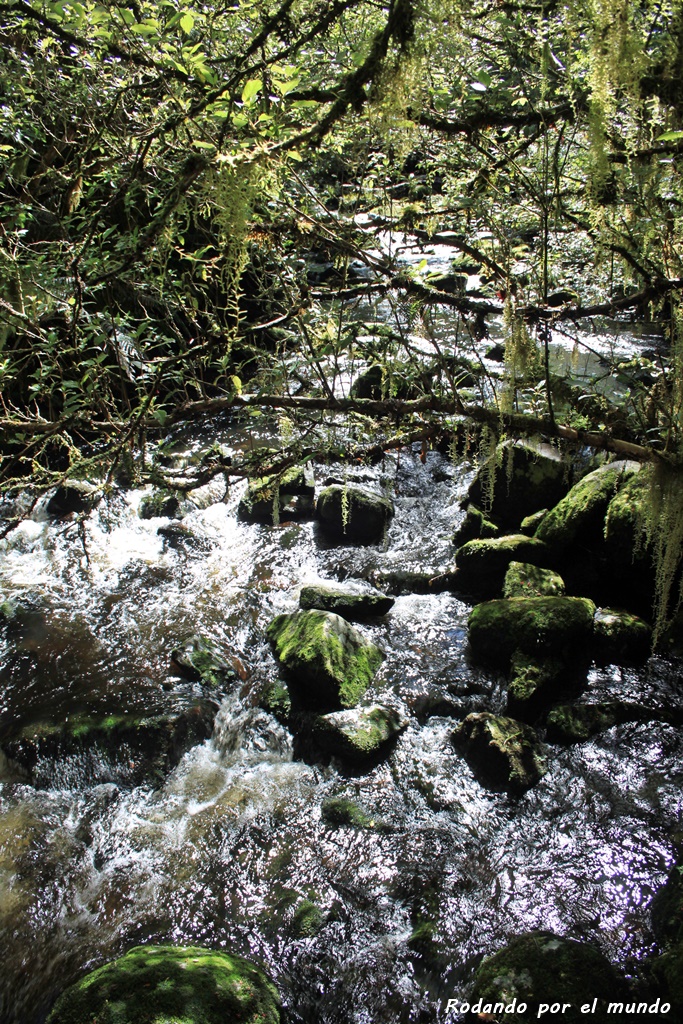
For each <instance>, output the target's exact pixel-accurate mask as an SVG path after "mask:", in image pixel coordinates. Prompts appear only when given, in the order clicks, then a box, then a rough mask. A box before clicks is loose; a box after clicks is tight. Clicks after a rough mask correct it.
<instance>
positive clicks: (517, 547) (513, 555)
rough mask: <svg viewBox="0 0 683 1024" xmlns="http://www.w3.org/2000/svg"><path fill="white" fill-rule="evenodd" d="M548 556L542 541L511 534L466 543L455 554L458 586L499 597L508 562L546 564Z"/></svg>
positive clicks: (473, 591) (488, 595)
mask: <svg viewBox="0 0 683 1024" xmlns="http://www.w3.org/2000/svg"><path fill="white" fill-rule="evenodd" d="M549 559H550V553H549V551H548V548H547V547H546V545H545V544H543V543H542V541H539V540H537V539H536V538H535V537H525V536H524V535H523V534H519V533H513V534H508V535H506V536H505V537H492V538H491V539H490V540H483V539H482V540H470V541H468V542H467V544H463V546H462V547H461V548H458V550H457V551H456V553H455V565H456V568H457V582H458V586H459V587H460V588H461V589H463V590H466V591H469V592H470V593H473V594H477V595H480V596H486V597H490V596H493V595H494V594H499V593H500V590H501V587H502V586H503V580H504V579H505V574H506V572H507V570H508V567H509V565H510V562H526V563H529V564H531V565H539V566H544V565H548V564H549Z"/></svg>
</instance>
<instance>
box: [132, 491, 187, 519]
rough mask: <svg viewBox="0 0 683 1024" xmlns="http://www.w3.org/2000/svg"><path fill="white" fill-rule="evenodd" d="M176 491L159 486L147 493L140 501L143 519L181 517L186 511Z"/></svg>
mask: <svg viewBox="0 0 683 1024" xmlns="http://www.w3.org/2000/svg"><path fill="white" fill-rule="evenodd" d="M186 505H187V503H185V505H183V504H182V503H181V501H180V499H179V497H178V495H177V494H176V493H175V491H169V490H165V489H164V488H159V489H158V490H154V491H153V492H152V493H151V494H150V495H147V496H146V497H144V498H143V499H142V501H141V502H140V518H141V519H158V518H164V519H181V518H182V517H183V515H184V514H185V512H186Z"/></svg>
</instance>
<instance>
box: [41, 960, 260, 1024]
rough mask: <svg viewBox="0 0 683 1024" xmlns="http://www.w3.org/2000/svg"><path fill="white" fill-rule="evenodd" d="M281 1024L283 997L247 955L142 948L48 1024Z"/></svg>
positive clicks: (84, 985) (69, 998) (70, 993)
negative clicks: (246, 958)
mask: <svg viewBox="0 0 683 1024" xmlns="http://www.w3.org/2000/svg"><path fill="white" fill-rule="evenodd" d="M95 1021H97V1024H147V1022H149V1024H152V1022H153V1024H176V1022H180V1021H182V1024H279V1021H280V997H279V995H278V991H277V989H276V988H275V986H274V985H273V983H272V982H271V981H270V979H269V978H268V977H267V975H266V974H265V973H264V972H263V971H262V970H261V969H260V968H259V967H257V966H256V965H255V964H253V963H251V961H249V960H244V959H243V958H242V957H239V956H234V955H232V954H230V953H225V952H219V951H217V950H213V949H203V948H201V947H199V946H135V947H134V948H133V949H131V950H129V951H128V952H127V953H126V954H125V955H124V956H122V957H120V958H119V959H118V960H114V961H113V962H112V963H108V964H105V965H104V967H98V968H97V970H95V971H91V972H90V973H89V974H86V975H85V977H83V978H81V979H80V981H77V982H76V984H75V985H72V986H71V987H70V988H68V989H67V990H66V991H65V992H64V993H63V994H62V995H61V996H60V997H59V999H58V1000H57V1003H56V1004H55V1006H54V1008H53V1010H52V1012H51V1013H50V1015H49V1017H48V1024H94V1022H95Z"/></svg>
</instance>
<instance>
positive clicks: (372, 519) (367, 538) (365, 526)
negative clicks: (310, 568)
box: [317, 484, 394, 544]
mask: <svg viewBox="0 0 683 1024" xmlns="http://www.w3.org/2000/svg"><path fill="white" fill-rule="evenodd" d="M317 513H318V519H319V520H320V525H321V527H322V529H323V531H324V532H325V533H326V534H328V535H329V536H330V537H332V538H334V539H336V540H340V541H350V542H354V541H357V542H358V543H360V544H373V543H376V542H377V541H380V540H381V539H382V537H383V536H384V531H385V529H386V527H387V525H388V524H389V521H390V519H391V518H392V516H393V515H394V505H393V502H391V501H389V499H388V498H383V497H382V496H381V495H379V494H375V493H374V492H372V491H368V490H366V489H365V488H363V487H351V486H346V487H345V486H344V485H340V484H332V486H330V487H326V488H325V489H324V490H322V491H321V492H320V494H319V496H318V503H317Z"/></svg>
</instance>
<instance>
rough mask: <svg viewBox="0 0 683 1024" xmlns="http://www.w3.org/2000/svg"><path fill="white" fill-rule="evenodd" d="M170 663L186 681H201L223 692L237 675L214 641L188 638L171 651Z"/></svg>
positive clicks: (234, 680)
mask: <svg viewBox="0 0 683 1024" xmlns="http://www.w3.org/2000/svg"><path fill="white" fill-rule="evenodd" d="M171 661H172V662H173V663H174V665H175V667H176V668H178V669H179V670H180V671H181V672H182V674H183V675H184V676H186V677H187V678H188V679H192V680H196V681H201V682H202V683H205V684H206V685H207V686H209V687H211V688H212V689H221V690H224V689H225V688H226V687H227V686H229V685H230V684H231V683H234V682H236V681H237V678H238V676H237V673H236V672H235V668H234V666H233V665H232V663H231V662H230V661H228V660H227V658H226V657H225V656H224V654H223V653H222V651H221V649H220V648H219V646H218V644H217V643H216V642H215V640H211V639H209V638H208V637H204V636H191V637H188V639H187V640H185V641H184V642H183V643H182V644H179V645H178V646H177V647H175V648H174V649H173V650H172V651H171Z"/></svg>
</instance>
